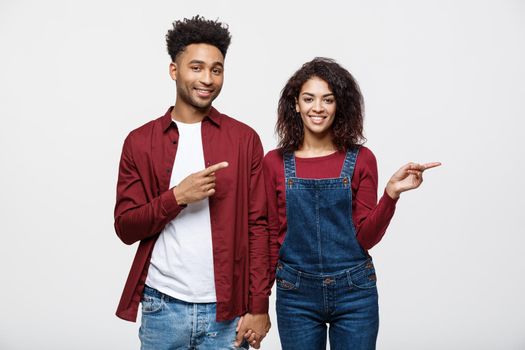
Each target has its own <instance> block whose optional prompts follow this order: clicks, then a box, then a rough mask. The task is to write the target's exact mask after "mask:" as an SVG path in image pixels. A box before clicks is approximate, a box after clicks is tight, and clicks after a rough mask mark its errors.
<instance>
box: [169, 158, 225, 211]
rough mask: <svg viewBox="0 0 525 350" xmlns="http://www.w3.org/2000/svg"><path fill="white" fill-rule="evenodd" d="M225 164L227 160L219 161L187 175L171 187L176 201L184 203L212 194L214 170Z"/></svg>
mask: <svg viewBox="0 0 525 350" xmlns="http://www.w3.org/2000/svg"><path fill="white" fill-rule="evenodd" d="M227 166H228V163H227V162H221V163H217V164H213V165H211V166H209V167H207V168H206V169H204V170H201V171H199V172H196V173H193V174H191V175H189V176H187V177H186V178H185V179H184V180H182V181H181V182H180V183H179V184H178V185H177V186H175V187H174V188H173V194H174V195H175V199H176V200H177V203H178V204H179V205H185V204H190V203H193V202H198V201H200V200H202V199H204V198H207V197H210V196H213V194H214V193H215V172H216V171H218V170H220V169H224V168H226V167H227Z"/></svg>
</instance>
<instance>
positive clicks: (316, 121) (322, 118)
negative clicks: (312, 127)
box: [308, 115, 327, 125]
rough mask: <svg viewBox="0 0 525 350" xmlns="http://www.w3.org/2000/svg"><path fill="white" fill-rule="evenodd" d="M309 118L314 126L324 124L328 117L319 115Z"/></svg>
mask: <svg viewBox="0 0 525 350" xmlns="http://www.w3.org/2000/svg"><path fill="white" fill-rule="evenodd" d="M308 118H309V119H310V121H311V122H312V123H313V124H316V125H319V124H322V123H323V122H324V121H325V119H326V118H327V117H326V116H319V115H309V116H308Z"/></svg>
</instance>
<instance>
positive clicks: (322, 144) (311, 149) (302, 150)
mask: <svg viewBox="0 0 525 350" xmlns="http://www.w3.org/2000/svg"><path fill="white" fill-rule="evenodd" d="M335 151H337V148H336V147H335V145H334V143H333V142H332V135H331V134H326V135H324V136H321V137H316V136H313V135H310V134H305V135H304V139H303V143H302V145H301V146H300V147H299V149H298V150H297V151H296V152H295V153H296V155H298V156H301V157H321V156H325V155H328V154H331V153H334V152H335Z"/></svg>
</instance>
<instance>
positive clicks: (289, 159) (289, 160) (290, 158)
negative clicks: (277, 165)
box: [283, 152, 296, 179]
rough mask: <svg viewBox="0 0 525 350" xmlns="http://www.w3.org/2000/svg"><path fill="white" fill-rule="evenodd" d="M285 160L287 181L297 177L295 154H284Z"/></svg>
mask: <svg viewBox="0 0 525 350" xmlns="http://www.w3.org/2000/svg"><path fill="white" fill-rule="evenodd" d="M283 158H284V177H285V178H286V179H288V178H291V177H296V176H295V157H294V155H293V152H285V153H284V154H283Z"/></svg>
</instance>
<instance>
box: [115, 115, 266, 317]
mask: <svg viewBox="0 0 525 350" xmlns="http://www.w3.org/2000/svg"><path fill="white" fill-rule="evenodd" d="M172 108H173V107H172ZM172 108H170V109H169V110H168V111H167V112H166V114H165V115H164V116H162V117H160V118H158V119H156V120H153V121H151V122H149V123H147V124H145V125H143V126H141V127H140V128H138V129H136V130H133V131H132V132H131V133H130V134H129V135H128V137H127V138H126V140H125V141H124V147H123V149H122V156H121V159H120V167H119V176H118V184H117V202H116V206H115V230H116V232H117V235H118V236H119V237H120V239H121V240H122V241H123V242H124V243H126V244H133V243H135V242H137V241H140V243H139V246H138V250H137V253H136V255H135V259H134V261H133V264H132V266H131V271H130V272H129V276H128V279H127V282H126V285H125V287H124V291H123V293H122V297H121V299H120V303H119V305H118V308H117V316H118V317H120V318H122V319H125V320H128V321H135V320H136V318H137V311H138V307H139V303H140V300H141V297H142V292H143V289H144V282H145V280H146V276H147V273H148V268H149V262H150V258H151V253H152V251H153V247H154V245H155V241H156V240H157V238H158V236H159V233H160V232H161V231H162V229H163V228H164V226H166V224H167V223H169V222H170V221H171V220H173V219H175V217H176V216H177V214H178V213H179V212H180V211H181V210H184V207H182V206H179V205H178V204H177V201H176V200H175V196H174V194H173V191H172V190H171V189H170V188H169V183H170V178H171V172H172V170H173V164H174V161H175V155H176V153H177V143H178V138H179V135H178V131H177V125H176V124H175V123H174V122H173V121H172V119H171V109H172ZM201 131H202V146H203V152H204V161H205V163H206V166H210V165H213V164H215V163H219V162H222V161H227V162H228V163H229V166H228V167H227V168H225V169H221V170H220V171H218V172H217V173H216V188H215V190H216V192H215V194H214V195H213V196H212V197H210V198H209V205H210V217H211V231H212V245H213V263H214V275H215V289H216V296H217V320H218V321H222V320H229V319H233V318H235V317H236V316H239V315H242V314H244V313H246V312H251V313H266V312H268V296H269V294H270V289H269V283H268V282H269V280H268V266H269V260H268V254H269V250H268V244H269V238H268V237H269V236H268V231H267V212H266V197H265V189H264V179H263V173H262V159H263V149H262V145H261V141H260V139H259V136H258V135H257V133H256V132H255V131H254V130H253V129H251V128H250V127H248V126H247V125H245V124H243V123H241V122H239V121H237V120H235V119H233V118H230V117H228V116H226V115H224V114H221V113H219V112H218V111H217V110H215V109H213V108H212V109H211V111H210V113H209V115H208V116H207V117H205V118H204V120H203V121H202V127H201ZM203 169H204V165H203ZM188 175H189V174H188Z"/></svg>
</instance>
